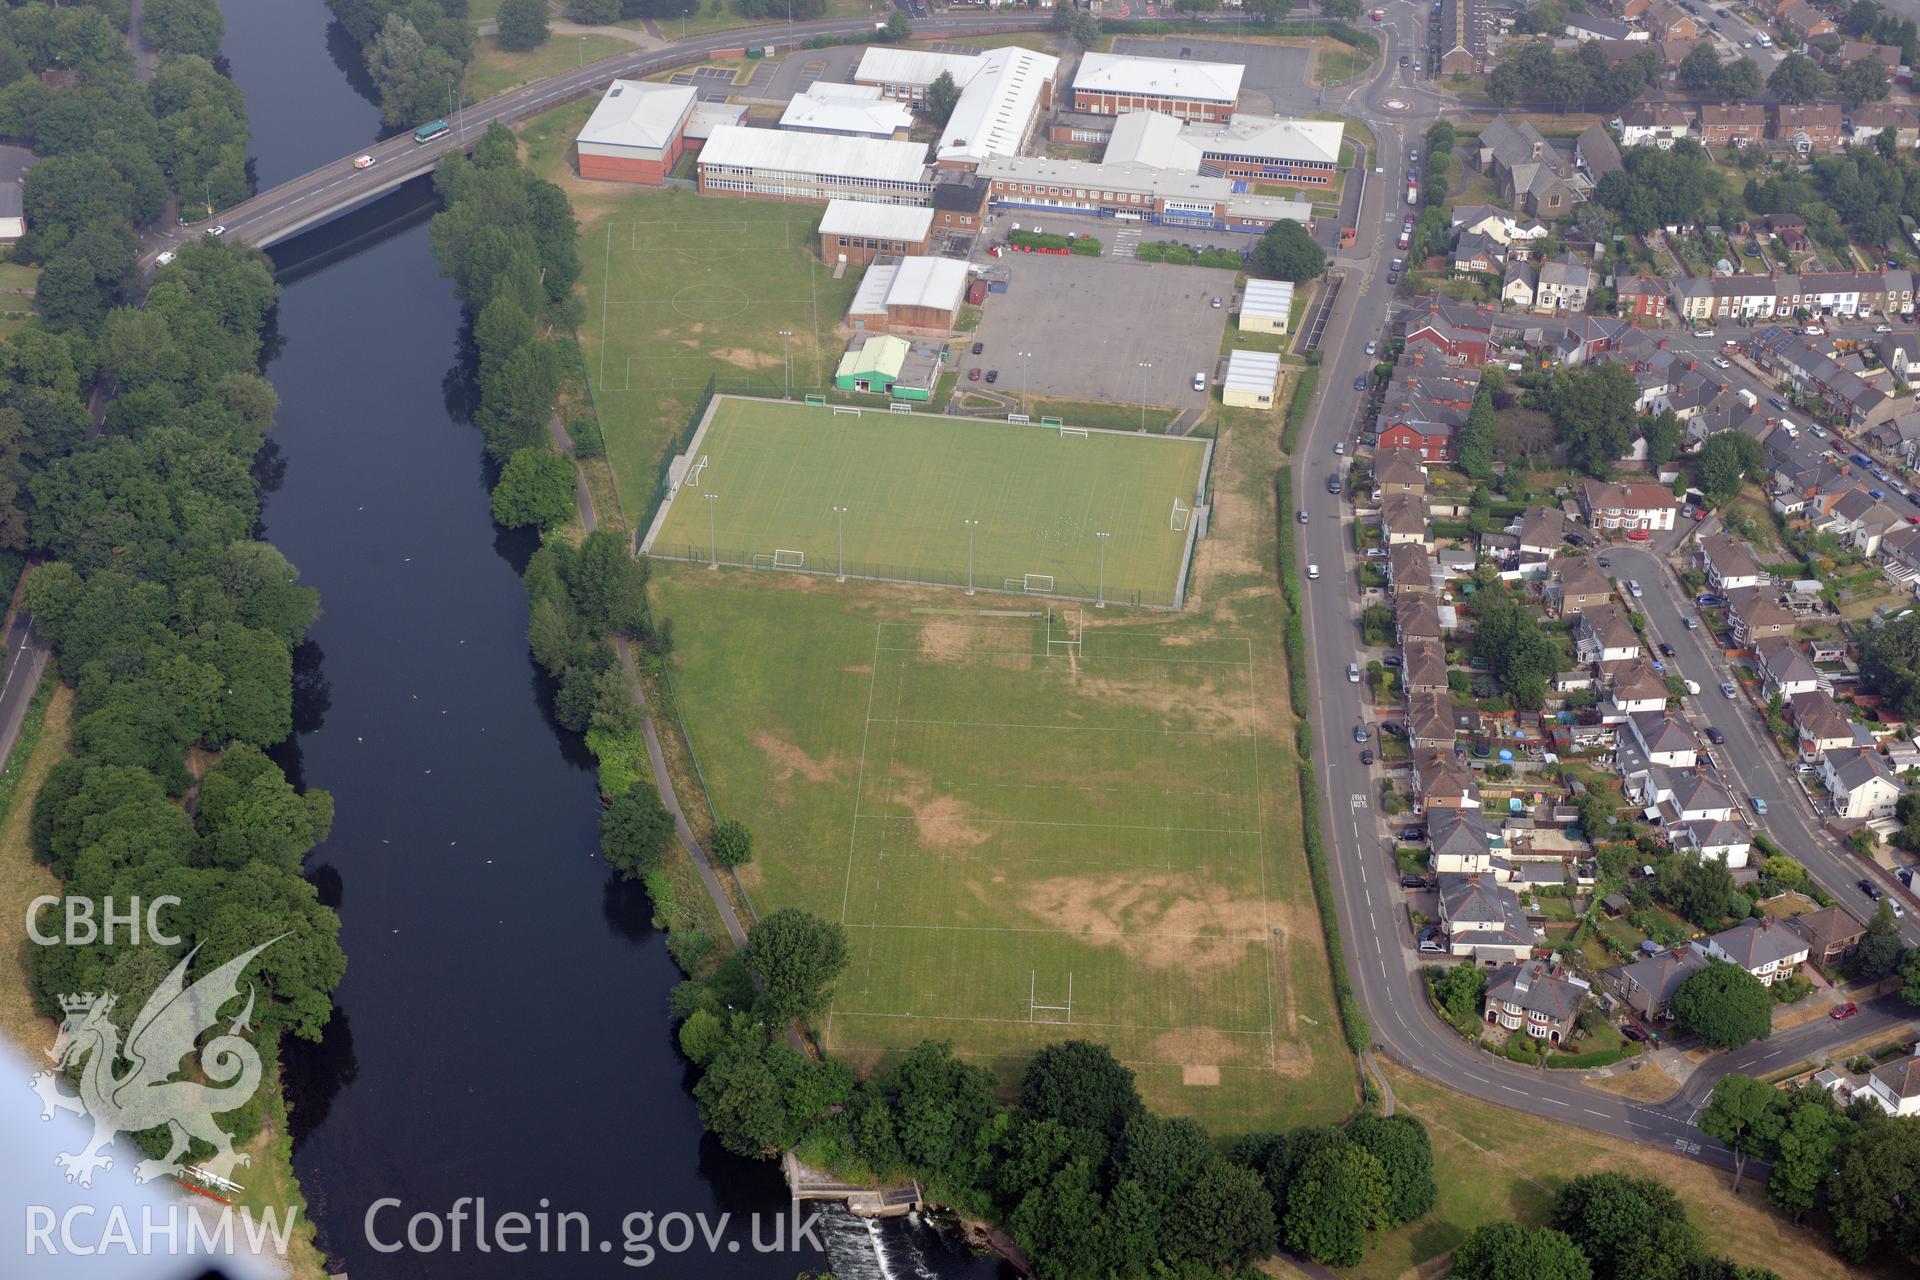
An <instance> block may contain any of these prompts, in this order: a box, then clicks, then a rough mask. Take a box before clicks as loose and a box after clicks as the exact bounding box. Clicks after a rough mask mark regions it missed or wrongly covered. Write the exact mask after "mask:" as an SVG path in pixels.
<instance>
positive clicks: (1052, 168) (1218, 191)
mask: <svg viewBox="0 0 1920 1280" xmlns="http://www.w3.org/2000/svg"><path fill="white" fill-rule="evenodd" d="M980 175H981V176H982V177H986V178H1001V179H1006V180H1009V181H1013V182H1045V183H1052V184H1055V185H1057V186H1065V187H1091V188H1093V189H1095V190H1099V191H1131V192H1139V193H1143V194H1152V195H1161V196H1170V197H1173V198H1175V199H1183V200H1225V199H1227V197H1228V196H1230V195H1232V193H1233V183H1231V182H1229V181H1228V180H1227V179H1225V178H1211V177H1207V176H1205V175H1204V174H1198V173H1180V172H1177V171H1176V170H1173V169H1160V168H1156V167H1154V166H1152V165H1145V164H1095V163H1093V162H1092V161H1091V160H1056V159H1054V158H1053V157H1051V156H995V157H993V158H992V159H990V160H984V161H982V162H981V164H980ZM1300 207H1301V208H1303V209H1308V210H1309V212H1310V211H1311V206H1308V205H1301V206H1300Z"/></svg>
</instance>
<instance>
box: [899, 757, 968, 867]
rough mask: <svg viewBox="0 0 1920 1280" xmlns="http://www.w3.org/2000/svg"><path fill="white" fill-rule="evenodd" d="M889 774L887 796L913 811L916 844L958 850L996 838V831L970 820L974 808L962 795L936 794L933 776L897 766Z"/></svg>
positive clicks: (945, 849) (951, 851)
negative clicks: (994, 835)
mask: <svg viewBox="0 0 1920 1280" xmlns="http://www.w3.org/2000/svg"><path fill="white" fill-rule="evenodd" d="M887 777H888V783H889V786H888V788H887V798H888V799H889V800H890V801H892V802H893V803H894V804H899V805H904V806H906V808H907V809H909V810H910V811H912V813H913V818H914V837H915V838H914V843H915V844H918V845H920V846H921V847H923V848H927V849H931V850H933V851H935V852H937V853H959V852H962V851H964V850H967V849H972V848H975V847H977V846H979V845H983V844H985V843H986V842H987V841H988V840H991V839H992V838H993V832H991V831H990V830H988V829H986V828H984V827H981V826H977V825H975V824H974V823H973V822H972V821H971V819H972V818H973V817H974V813H973V810H972V809H971V808H970V807H969V806H968V805H967V804H966V803H965V802H964V801H962V800H961V799H960V798H959V797H957V796H948V795H938V794H935V792H934V789H933V777H932V775H930V774H926V773H922V772H921V771H920V770H918V769H907V768H903V767H901V766H899V765H895V766H894V767H893V768H892V769H891V770H890V771H889V772H888V775H887Z"/></svg>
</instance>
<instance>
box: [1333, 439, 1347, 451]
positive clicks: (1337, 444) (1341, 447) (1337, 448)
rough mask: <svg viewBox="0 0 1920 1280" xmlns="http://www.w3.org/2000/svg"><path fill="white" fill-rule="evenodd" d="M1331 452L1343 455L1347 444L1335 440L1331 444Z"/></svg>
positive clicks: (1343, 441)
mask: <svg viewBox="0 0 1920 1280" xmlns="http://www.w3.org/2000/svg"><path fill="white" fill-rule="evenodd" d="M1333 451H1334V452H1335V453H1345V452H1346V451H1347V442H1346V441H1345V440H1335V441H1334V442H1333Z"/></svg>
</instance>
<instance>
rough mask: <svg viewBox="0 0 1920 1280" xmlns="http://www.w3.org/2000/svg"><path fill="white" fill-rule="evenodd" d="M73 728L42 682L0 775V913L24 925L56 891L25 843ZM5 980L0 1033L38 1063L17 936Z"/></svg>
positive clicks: (65, 704)
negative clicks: (32, 907)
mask: <svg viewBox="0 0 1920 1280" xmlns="http://www.w3.org/2000/svg"><path fill="white" fill-rule="evenodd" d="M72 723H73V690H71V689H68V688H66V687H65V686H64V685H60V684H58V683H57V682H54V681H52V680H48V681H46V682H44V683H43V684H42V685H41V687H40V690H39V691H38V692H37V693H36V694H35V695H34V698H33V702H32V705H31V706H30V707H29V708H28V711H27V718H26V720H25V721H24V722H22V724H21V727H20V736H19V738H18V739H16V740H15V742H14V749H13V753H12V756H11V758H10V759H9V760H8V762H7V768H6V772H5V773H3V774H0V911H5V912H6V914H7V919H9V920H13V921H25V920H26V918H27V904H28V903H29V902H31V901H33V899H35V898H37V897H39V896H40V895H41V894H45V893H51V894H58V893H59V892H60V881H59V880H58V879H56V878H55V877H54V874H53V873H52V872H51V871H49V870H47V869H46V868H45V867H43V866H41V865H40V864H39V863H38V862H36V861H35V860H34V857H33V852H32V848H31V845H30V844H29V842H28V839H27V824H28V822H29V820H30V819H31V818H32V816H33V798H34V797H35V796H36V795H38V794H39V793H40V784H41V783H42V782H44V781H45V780H46V777H47V772H48V771H49V770H51V769H52V768H53V766H54V765H56V764H58V763H60V761H61V760H63V759H65V758H66V757H67V755H68V754H69V753H70V748H69V746H68V743H67V734H68V730H69V728H70V727H71V725H72ZM10 936H12V937H13V938H14V939H15V940H16V944H17V945H14V946H12V947H9V948H8V963H7V972H6V980H5V981H3V982H0V1031H4V1032H5V1033H6V1036H7V1038H8V1039H10V1040H12V1041H13V1042H14V1044H15V1045H16V1046H17V1047H18V1048H19V1049H20V1051H21V1052H23V1053H26V1054H28V1055H30V1056H32V1057H35V1058H38V1057H39V1055H40V1052H41V1050H43V1049H45V1048H47V1047H48V1046H49V1045H51V1044H52V1043H53V1034H54V1030H55V1028H54V1024H53V1022H52V1020H50V1019H48V1018H44V1017H42V1016H41V1015H40V1014H38V1013H36V1012H34V1009H33V999H32V996H31V995H30V994H29V991H28V985H27V956H26V953H27V950H28V948H27V946H26V944H25V941H24V940H23V939H22V937H21V935H19V934H13V935H10Z"/></svg>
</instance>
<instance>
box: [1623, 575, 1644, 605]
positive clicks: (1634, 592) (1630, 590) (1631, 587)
mask: <svg viewBox="0 0 1920 1280" xmlns="http://www.w3.org/2000/svg"><path fill="white" fill-rule="evenodd" d="M1627 594H1628V595H1630V596H1632V597H1633V598H1634V599H1635V600H1638V599H1639V598H1640V597H1641V596H1643V595H1645V594H1646V592H1644V591H1642V590H1640V581H1639V579H1637V578H1628V579H1627Z"/></svg>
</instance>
